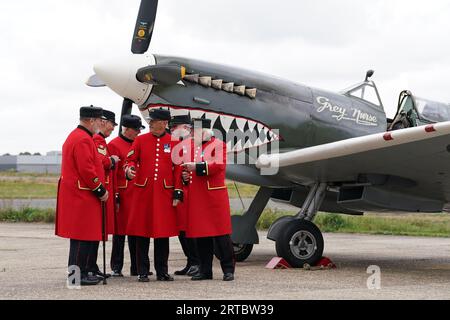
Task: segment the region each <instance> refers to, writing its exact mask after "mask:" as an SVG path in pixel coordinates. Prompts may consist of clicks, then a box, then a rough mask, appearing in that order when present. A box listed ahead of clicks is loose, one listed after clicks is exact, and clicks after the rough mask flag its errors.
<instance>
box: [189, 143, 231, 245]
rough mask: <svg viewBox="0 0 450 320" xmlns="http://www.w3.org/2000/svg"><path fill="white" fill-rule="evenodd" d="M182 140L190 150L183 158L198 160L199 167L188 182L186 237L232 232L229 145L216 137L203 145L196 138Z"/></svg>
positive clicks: (219, 234) (191, 160) (220, 234)
mask: <svg viewBox="0 0 450 320" xmlns="http://www.w3.org/2000/svg"><path fill="white" fill-rule="evenodd" d="M182 143H183V144H185V147H186V148H187V149H189V150H188V151H187V154H188V156H189V158H188V159H184V160H183V161H184V162H195V163H197V170H196V171H194V172H191V174H190V181H189V183H188V186H189V197H187V201H186V204H187V207H188V214H187V228H186V236H187V237H188V238H203V237H214V236H223V235H227V234H231V217H230V200H229V198H228V190H227V186H226V184H225V171H226V145H225V144H224V143H223V142H222V141H220V140H218V139H215V138H211V140H210V141H208V142H206V143H203V144H202V146H195V145H194V139H189V140H186V141H185V142H182ZM186 148H185V149H186Z"/></svg>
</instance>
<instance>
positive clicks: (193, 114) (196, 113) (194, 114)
mask: <svg viewBox="0 0 450 320" xmlns="http://www.w3.org/2000/svg"><path fill="white" fill-rule="evenodd" d="M190 112H191V118H192V119H199V118H201V117H202V115H203V114H204V112H203V111H196V110H190Z"/></svg>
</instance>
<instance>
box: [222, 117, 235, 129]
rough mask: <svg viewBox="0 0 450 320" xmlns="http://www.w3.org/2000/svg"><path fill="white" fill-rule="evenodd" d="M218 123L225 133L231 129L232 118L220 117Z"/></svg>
mask: <svg viewBox="0 0 450 320" xmlns="http://www.w3.org/2000/svg"><path fill="white" fill-rule="evenodd" d="M220 122H221V123H222V127H223V128H224V129H225V131H227V132H228V131H229V130H230V127H231V123H232V122H233V118H232V117H227V116H220Z"/></svg>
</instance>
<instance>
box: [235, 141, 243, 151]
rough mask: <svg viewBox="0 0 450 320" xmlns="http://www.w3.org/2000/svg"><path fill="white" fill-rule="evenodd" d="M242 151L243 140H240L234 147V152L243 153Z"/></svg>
mask: <svg viewBox="0 0 450 320" xmlns="http://www.w3.org/2000/svg"><path fill="white" fill-rule="evenodd" d="M241 150H242V140H239V141H238V142H237V143H236V144H235V145H234V147H233V151H241Z"/></svg>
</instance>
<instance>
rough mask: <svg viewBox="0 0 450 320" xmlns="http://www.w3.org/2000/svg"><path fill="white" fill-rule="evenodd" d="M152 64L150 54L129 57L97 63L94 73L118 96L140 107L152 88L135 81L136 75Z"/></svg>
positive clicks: (153, 60)
mask: <svg viewBox="0 0 450 320" xmlns="http://www.w3.org/2000/svg"><path fill="white" fill-rule="evenodd" d="M154 64H155V58H154V56H153V55H151V54H146V55H131V56H127V57H122V58H117V59H112V60H109V61H105V62H102V63H98V64H96V65H95V66H94V71H95V73H96V75H97V77H98V78H99V79H100V80H101V81H103V82H104V84H106V85H107V86H108V87H109V88H110V89H111V90H113V91H114V92H116V93H117V94H118V95H120V96H122V97H124V98H128V99H131V100H132V101H133V102H134V103H136V104H137V105H142V104H144V103H145V102H146V101H147V99H148V97H149V95H150V93H151V91H152V87H153V86H152V85H150V84H147V83H142V82H139V81H137V79H136V73H137V71H138V70H139V69H140V68H142V67H146V66H149V65H154Z"/></svg>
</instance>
